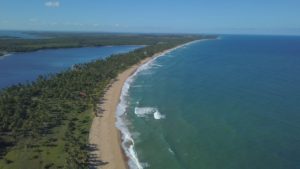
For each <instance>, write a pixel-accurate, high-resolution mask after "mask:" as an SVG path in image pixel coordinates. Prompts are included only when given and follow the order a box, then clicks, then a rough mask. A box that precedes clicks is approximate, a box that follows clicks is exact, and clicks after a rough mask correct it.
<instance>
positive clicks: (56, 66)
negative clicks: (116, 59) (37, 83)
mask: <svg viewBox="0 0 300 169" xmlns="http://www.w3.org/2000/svg"><path fill="white" fill-rule="evenodd" d="M140 47H141V46H103V47H84V48H69V49H65V48H64V49H47V50H39V51H35V52H24V53H14V54H10V55H9V56H4V57H0V88H4V87H8V86H10V85H14V84H17V83H26V82H30V81H33V80H35V79H36V78H37V77H38V76H39V75H46V74H50V73H57V72H60V71H62V70H66V69H68V68H70V67H71V66H72V65H74V64H79V63H86V62H90V61H93V60H97V59H103V58H105V57H108V56H110V55H112V54H118V53H126V52H129V51H132V50H134V49H137V48H140Z"/></svg>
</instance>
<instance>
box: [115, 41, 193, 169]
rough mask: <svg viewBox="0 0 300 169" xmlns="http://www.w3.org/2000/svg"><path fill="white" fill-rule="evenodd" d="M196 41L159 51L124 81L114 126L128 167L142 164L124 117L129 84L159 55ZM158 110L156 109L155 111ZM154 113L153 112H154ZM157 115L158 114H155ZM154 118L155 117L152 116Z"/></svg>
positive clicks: (134, 168) (137, 167) (132, 168)
mask: <svg viewBox="0 0 300 169" xmlns="http://www.w3.org/2000/svg"><path fill="white" fill-rule="evenodd" d="M195 42H197V41H194V42H190V43H187V44H184V45H181V46H178V47H175V48H173V49H170V50H167V51H165V52H162V53H160V54H159V55H157V56H156V57H154V58H153V59H151V60H150V61H148V62H147V63H145V64H143V65H142V66H140V67H139V68H138V69H137V70H136V71H135V72H134V73H133V74H132V75H131V76H130V77H129V78H128V79H127V80H126V81H125V84H124V85H123V87H122V92H121V96H120V102H119V104H118V106H117V110H116V127H117V128H118V129H119V130H120V131H121V133H122V148H123V149H124V152H125V154H126V156H127V157H128V158H129V160H128V165H129V168H130V169H143V168H144V166H143V164H142V163H140V161H139V159H138V154H137V152H136V151H135V150H134V140H133V139H132V136H131V133H130V131H129V129H128V127H127V125H126V118H125V112H126V108H127V101H126V98H127V96H128V90H129V88H130V84H131V83H132V81H133V79H134V77H135V76H136V75H137V74H138V73H139V72H141V71H143V70H147V69H149V68H150V67H151V64H152V63H153V62H154V61H155V60H156V59H157V58H158V57H160V56H163V55H165V54H167V53H169V52H171V51H173V50H175V49H178V48H180V47H183V46H186V45H189V44H192V43H195ZM157 112H158V111H157ZM154 113H155V112H154ZM157 115H158V116H157ZM156 116H157V117H161V116H159V114H158V113H156ZM154 118H155V117H154Z"/></svg>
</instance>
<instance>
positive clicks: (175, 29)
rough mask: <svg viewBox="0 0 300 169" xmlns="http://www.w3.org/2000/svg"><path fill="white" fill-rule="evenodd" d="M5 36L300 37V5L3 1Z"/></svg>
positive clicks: (274, 1) (202, 0)
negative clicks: (53, 33)
mask: <svg viewBox="0 0 300 169" xmlns="http://www.w3.org/2000/svg"><path fill="white" fill-rule="evenodd" d="M0 30H45V31H97V32H138V33H218V34H289V35H294V34H297V35H300V0H0Z"/></svg>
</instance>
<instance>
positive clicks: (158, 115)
mask: <svg viewBox="0 0 300 169" xmlns="http://www.w3.org/2000/svg"><path fill="white" fill-rule="evenodd" d="M153 117H154V119H156V120H160V119H164V118H166V115H162V114H160V112H159V111H156V112H154V114H153Z"/></svg>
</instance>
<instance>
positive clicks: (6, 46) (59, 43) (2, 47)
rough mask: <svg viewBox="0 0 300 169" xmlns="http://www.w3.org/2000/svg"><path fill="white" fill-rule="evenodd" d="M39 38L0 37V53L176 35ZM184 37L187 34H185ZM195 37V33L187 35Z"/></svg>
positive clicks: (151, 41)
mask: <svg viewBox="0 0 300 169" xmlns="http://www.w3.org/2000/svg"><path fill="white" fill-rule="evenodd" d="M35 34H36V35H37V36H40V37H48V38H41V39H18V38H3V37H2V38H1V37H0V55H1V54H4V53H10V52H26V51H35V50H40V49H50V48H76V47H86V46H103V45H145V44H147V45H153V44H155V43H157V42H158V40H159V41H162V42H165V41H168V40H170V39H176V38H178V36H176V35H167V34H166V35H154V34H103V33H101V34H99V33H81V34H78V33H51V32H43V33H35ZM185 36H186V37H187V36H188V35H185ZM189 37H190V38H191V37H195V35H189Z"/></svg>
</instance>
